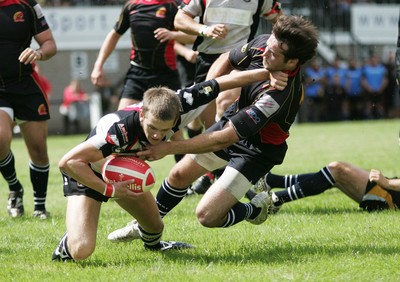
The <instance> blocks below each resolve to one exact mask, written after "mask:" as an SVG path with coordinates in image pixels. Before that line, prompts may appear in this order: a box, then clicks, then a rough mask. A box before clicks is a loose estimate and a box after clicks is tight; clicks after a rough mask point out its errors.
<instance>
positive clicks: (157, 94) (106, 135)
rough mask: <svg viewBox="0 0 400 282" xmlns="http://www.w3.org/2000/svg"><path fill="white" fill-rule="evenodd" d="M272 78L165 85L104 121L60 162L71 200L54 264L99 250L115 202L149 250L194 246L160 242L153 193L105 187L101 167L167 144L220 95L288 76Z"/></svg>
mask: <svg viewBox="0 0 400 282" xmlns="http://www.w3.org/2000/svg"><path fill="white" fill-rule="evenodd" d="M273 75H274V76H275V75H276V77H277V78H279V79H278V80H277V79H275V77H273V76H272V75H271V72H269V71H268V70H266V69H257V70H251V71H243V72H237V73H232V74H230V75H225V76H221V77H219V78H216V79H213V80H209V81H205V82H202V83H199V84H197V85H195V86H192V87H189V88H185V89H182V90H178V91H177V92H176V93H175V92H174V91H172V90H170V89H168V88H165V87H156V88H151V89H149V90H147V91H146V92H145V93H144V97H143V101H142V102H141V103H139V104H135V105H131V106H129V107H126V108H124V109H122V110H119V111H116V112H114V113H111V114H108V115H105V116H104V117H102V118H101V119H100V120H99V122H98V123H97V125H96V127H95V128H94V129H93V130H92V131H91V132H90V133H89V135H88V136H87V138H86V140H85V141H84V142H82V143H80V144H79V145H77V146H75V147H74V148H72V149H71V150H70V151H69V152H67V153H66V154H65V155H64V156H63V157H62V158H61V160H60V162H59V168H60V170H61V174H62V177H63V185H64V187H63V188H64V195H65V197H66V198H67V210H66V227H67V231H66V232H65V234H64V236H63V237H62V238H61V240H60V242H59V244H58V246H57V248H56V249H55V251H54V253H53V255H52V260H53V261H60V260H62V261H65V260H83V259H86V258H88V257H89V256H90V255H91V254H92V253H93V252H94V250H95V247H96V237H97V228H98V223H99V216H100V210H101V206H102V203H103V202H107V201H108V200H109V199H110V198H114V199H115V201H116V202H117V203H118V205H120V206H121V207H122V208H123V209H124V210H126V211H127V212H128V213H129V214H130V215H132V217H134V218H135V219H136V220H137V222H138V226H139V233H140V238H141V239H142V241H143V243H144V247H145V248H146V249H150V250H159V251H164V250H168V249H181V248H190V247H191V245H189V244H186V243H183V242H174V241H161V236H162V232H163V228H164V224H163V221H162V219H161V216H160V213H159V209H158V207H157V205H156V202H155V199H154V197H153V195H152V194H151V193H150V192H143V193H135V192H133V191H131V190H130V189H129V186H130V185H131V184H133V182H134V180H128V181H122V182H115V183H113V184H110V183H106V182H105V181H104V180H103V178H102V176H101V168H102V165H103V164H104V163H105V162H106V160H107V158H108V157H110V156H115V155H123V154H133V155H134V154H135V153H136V152H138V151H141V150H142V149H144V148H145V147H146V146H148V145H157V144H159V143H160V142H162V141H166V140H168V139H169V138H170V137H171V136H172V134H173V133H174V132H176V131H178V130H179V129H181V128H183V127H184V126H186V125H187V124H188V123H189V122H190V121H191V120H193V119H194V118H195V117H196V116H198V115H199V114H200V113H201V111H202V110H203V109H204V107H206V106H207V104H208V103H209V102H211V101H212V100H214V99H215V98H216V97H217V95H218V93H219V92H220V91H224V90H227V89H231V88H235V87H240V86H244V85H247V84H250V83H252V82H255V81H266V80H270V79H271V83H273V84H275V83H276V87H277V88H284V87H285V86H286V81H285V78H286V76H285V75H283V73H281V72H276V73H273ZM270 76H271V78H270Z"/></svg>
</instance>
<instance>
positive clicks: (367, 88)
mask: <svg viewBox="0 0 400 282" xmlns="http://www.w3.org/2000/svg"><path fill="white" fill-rule="evenodd" d="M387 85H388V78H387V70H386V68H385V66H384V65H383V64H382V63H381V62H380V59H379V57H378V56H377V55H376V54H372V55H371V57H370V58H369V62H368V63H367V64H366V65H365V66H364V68H363V78H362V86H363V89H364V95H365V100H366V106H365V110H366V118H368V119H371V118H375V119H378V118H383V117H384V112H383V93H384V91H385V89H386V87H387Z"/></svg>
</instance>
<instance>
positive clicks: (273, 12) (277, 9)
mask: <svg viewBox="0 0 400 282" xmlns="http://www.w3.org/2000/svg"><path fill="white" fill-rule="evenodd" d="M280 10H281V6H280V4H279V3H278V2H276V3H275V5H274V7H273V8H272V9H271V10H270V11H269V12H268V13H266V14H264V15H263V16H264V17H269V16H270V15H273V14H278V13H279V12H280Z"/></svg>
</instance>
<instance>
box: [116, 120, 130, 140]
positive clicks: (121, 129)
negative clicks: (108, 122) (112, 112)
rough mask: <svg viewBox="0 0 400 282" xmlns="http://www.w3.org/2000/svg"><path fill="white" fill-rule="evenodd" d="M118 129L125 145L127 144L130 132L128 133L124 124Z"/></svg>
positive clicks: (120, 124)
mask: <svg viewBox="0 0 400 282" xmlns="http://www.w3.org/2000/svg"><path fill="white" fill-rule="evenodd" d="M118 129H119V131H120V132H121V135H122V138H123V141H124V143H127V142H128V131H126V128H125V125H124V124H123V123H119V124H118Z"/></svg>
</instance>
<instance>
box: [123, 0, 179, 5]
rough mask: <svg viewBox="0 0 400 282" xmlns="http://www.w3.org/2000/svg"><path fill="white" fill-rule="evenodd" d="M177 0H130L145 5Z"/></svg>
mask: <svg viewBox="0 0 400 282" xmlns="http://www.w3.org/2000/svg"><path fill="white" fill-rule="evenodd" d="M171 2H175V0H130V1H129V3H132V4H145V5H157V4H164V3H171Z"/></svg>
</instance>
